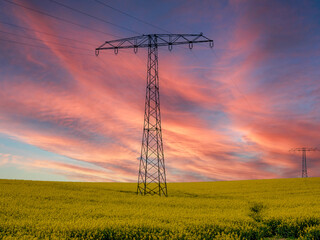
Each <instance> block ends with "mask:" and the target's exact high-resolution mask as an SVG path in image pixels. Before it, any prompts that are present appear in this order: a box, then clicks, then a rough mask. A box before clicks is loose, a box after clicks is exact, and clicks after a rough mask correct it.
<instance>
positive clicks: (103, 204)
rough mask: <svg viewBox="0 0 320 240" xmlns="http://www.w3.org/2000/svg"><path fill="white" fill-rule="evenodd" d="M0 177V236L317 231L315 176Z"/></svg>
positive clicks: (300, 234)
mask: <svg viewBox="0 0 320 240" xmlns="http://www.w3.org/2000/svg"><path fill="white" fill-rule="evenodd" d="M135 190H136V184H133V183H75V182H38V181H20V180H0V239H280V238H281V239H320V178H304V179H274V180H248V181H229V182H201V183H169V184H168V194H169V197H167V198H166V197H159V196H137V195H136V193H135Z"/></svg>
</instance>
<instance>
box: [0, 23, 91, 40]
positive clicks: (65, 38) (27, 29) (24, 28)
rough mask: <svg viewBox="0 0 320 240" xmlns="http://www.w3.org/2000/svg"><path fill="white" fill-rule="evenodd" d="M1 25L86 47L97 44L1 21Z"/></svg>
mask: <svg viewBox="0 0 320 240" xmlns="http://www.w3.org/2000/svg"><path fill="white" fill-rule="evenodd" d="M0 23H2V24H6V25H9V26H12V27H16V28H21V29H23V30H26V31H32V32H36V33H40V34H45V35H48V36H51V37H55V38H60V39H64V40H69V41H74V42H78V43H81V44H86V45H90V46H92V45H93V44H95V43H88V42H83V41H80V40H77V39H73V38H67V37H62V36H59V35H55V34H51V33H46V32H42V31H38V30H34V29H32V28H27V27H23V26H19V25H16V24H13V23H7V22H3V21H0Z"/></svg>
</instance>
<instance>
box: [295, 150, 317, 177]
mask: <svg viewBox="0 0 320 240" xmlns="http://www.w3.org/2000/svg"><path fill="white" fill-rule="evenodd" d="M290 151H291V152H302V177H303V178H306V177H308V170H307V152H314V151H318V149H317V148H306V147H302V148H292V149H290Z"/></svg>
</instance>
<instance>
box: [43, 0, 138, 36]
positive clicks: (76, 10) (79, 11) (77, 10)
mask: <svg viewBox="0 0 320 240" xmlns="http://www.w3.org/2000/svg"><path fill="white" fill-rule="evenodd" d="M48 1H50V2H53V3H55V4H58V5H60V6H62V7H65V8H68V9H70V10H72V11H75V12H77V13H81V14H83V15H86V16H88V17H91V18H94V19H96V20H98V21H101V22H104V23H107V24H110V25H112V26H115V27H117V28H121V29H124V30H126V31H129V32H132V33H136V34H140V33H138V32H136V31H134V30H131V29H129V28H126V27H123V26H120V25H118V24H115V23H112V22H109V21H107V20H104V19H102V18H99V17H96V16H93V15H91V14H88V13H86V12H83V11H81V10H79V9H75V8H73V7H70V6H67V5H65V4H63V3H60V2H58V1H55V0H48Z"/></svg>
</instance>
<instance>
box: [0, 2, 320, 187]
mask: <svg viewBox="0 0 320 240" xmlns="http://www.w3.org/2000/svg"><path fill="white" fill-rule="evenodd" d="M59 3H61V4H63V5H64V6H63V5H61V4H59ZM103 3H105V4H107V5H104V4H103ZM81 12H82V13H81ZM84 13H85V14H84ZM86 14H87V15H86ZM88 15H90V16H94V17H90V16H88ZM99 19H100V20H99ZM168 32H171V33H200V32H203V34H204V35H205V36H207V37H209V38H211V39H213V40H214V42H215V47H214V48H213V49H210V48H209V46H208V44H196V45H194V48H193V49H192V50H189V49H188V47H187V46H184V47H173V50H172V52H169V51H168V49H167V48H166V47H163V48H162V49H160V50H159V77H160V99H161V114H162V116H161V118H162V128H163V141H164V154H165V164H166V171H167V180H168V181H169V182H176V181H183V182H187V181H188V182H190V181H216V180H241V179H265V178H287V177H288V178H292V177H300V176H301V153H300V152H296V153H293V152H289V150H290V149H291V148H296V147H318V148H320V2H319V1H316V0H315V1H300V0H297V1H282V0H279V1H273V0H266V1H255V0H252V1H245V0H244V1H240V0H239V1H238V0H230V1H222V0H221V1H211V0H207V1H186V0H184V1H183V0H173V1H171V0H170V1H169V0H166V1H155V0H143V1H142V0H135V1H132V0H126V1H124V0H123V1H122V0H121V1H109V0H98V1H94V0H92V1H90V0H81V1H77V0H64V1H62V0H54V1H53V0H0V64H1V65H0V178H7V179H32V180H59V181H120V182H134V181H136V180H137V176H138V167H139V157H140V148H141V138H142V128H143V112H144V100H145V84H146V70H147V67H146V65H147V51H146V49H139V51H138V53H137V54H134V53H133V50H132V49H131V50H130V49H129V50H120V51H119V54H118V55H115V54H114V53H113V51H101V52H100V55H99V56H98V57H96V56H95V55H94V49H95V48H96V47H98V46H100V45H101V44H102V43H103V42H104V41H107V40H113V39H118V38H124V37H131V36H137V35H141V34H149V33H168ZM307 159H308V162H307V165H308V173H309V176H313V177H320V152H308V154H307Z"/></svg>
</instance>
